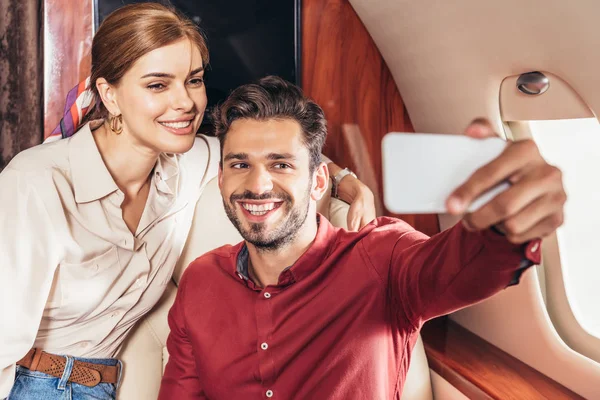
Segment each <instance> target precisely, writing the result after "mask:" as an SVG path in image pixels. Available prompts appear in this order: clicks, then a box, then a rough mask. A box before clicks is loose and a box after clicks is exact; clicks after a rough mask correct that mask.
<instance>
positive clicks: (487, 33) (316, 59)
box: [0, 0, 600, 400]
mask: <svg viewBox="0 0 600 400" xmlns="http://www.w3.org/2000/svg"><path fill="white" fill-rule="evenodd" d="M135 2H138V1H135V0H1V2H0V38H2V39H1V40H0V54H1V57H0V82H1V83H0V87H1V90H0V93H1V94H0V98H1V99H2V101H1V102H0V171H2V169H3V168H5V167H6V166H7V165H8V163H9V162H10V161H11V159H13V158H14V157H15V156H17V154H19V153H20V152H21V151H24V150H25V149H28V148H30V147H32V146H35V145H39V144H41V143H42V142H43V141H44V140H45V139H46V138H48V137H49V136H51V133H52V131H53V130H54V128H55V127H56V126H57V125H59V124H60V122H61V118H62V116H63V114H64V112H65V111H67V110H64V109H63V108H64V104H65V98H66V96H67V93H68V92H69V90H71V89H72V88H73V87H74V86H75V85H77V84H78V83H79V82H82V81H84V80H85V79H86V77H87V76H89V75H90V68H91V45H92V38H93V36H94V34H95V32H96V31H97V29H98V27H99V26H100V24H101V23H102V21H103V19H104V18H106V17H107V16H108V15H109V14H110V13H111V12H113V11H114V10H116V9H117V8H118V7H120V6H122V5H124V4H129V3H135ZM163 3H164V2H163ZM168 4H170V5H172V6H174V7H175V8H177V9H178V10H180V11H181V12H182V13H183V14H185V15H186V16H187V17H189V18H190V19H192V20H193V21H194V22H195V23H197V24H198V25H199V26H200V27H201V29H202V30H203V32H204V35H205V36H206V38H207V43H208V50H209V53H210V63H209V65H208V67H207V68H206V90H207V97H208V108H209V109H211V108H213V107H216V106H217V105H218V104H220V103H222V102H223V101H224V99H225V98H226V96H227V95H228V94H229V93H230V92H231V90H233V89H234V88H236V87H238V86H240V85H243V84H246V83H250V82H253V81H255V80H257V79H259V78H261V77H263V76H266V75H278V76H281V77H282V78H284V79H286V80H287V81H290V82H293V83H295V84H297V85H299V86H300V87H301V88H302V90H303V92H304V93H305V94H306V95H307V96H309V97H311V98H312V99H314V101H315V102H316V103H318V104H319V105H320V106H321V107H322V108H323V110H324V112H325V117H326V119H327V129H328V135H327V141H326V144H325V147H324V150H323V153H324V154H325V155H326V156H327V157H328V158H330V159H331V160H333V161H334V162H335V163H336V164H338V165H339V166H341V167H342V168H344V167H347V168H349V169H350V170H351V171H353V172H354V173H356V175H357V176H358V178H359V179H360V180H361V181H362V182H363V183H365V184H366V185H367V186H368V187H369V188H370V189H371V191H372V192H373V194H374V198H375V209H376V213H377V216H392V217H397V218H400V219H402V220H404V221H406V222H407V223H408V224H410V225H411V226H413V227H414V228H415V229H417V230H419V231H421V232H423V233H425V234H427V235H430V236H431V235H435V234H437V233H439V232H442V231H444V230H446V229H448V228H450V227H452V226H453V225H454V224H455V223H457V222H458V221H459V219H460V218H459V217H456V216H452V215H450V214H449V213H438V214H435V213H400V214H397V213H393V212H392V211H391V210H390V208H393V207H391V206H389V205H388V204H386V194H385V193H386V190H389V189H391V188H392V187H391V186H390V187H385V186H384V184H387V185H392V186H393V183H390V181H391V182H394V177H393V176H392V177H391V178H386V179H384V175H385V174H386V173H388V174H389V173H392V174H397V175H411V174H417V172H418V171H416V170H415V169H411V168H410V167H409V166H407V167H406V168H405V169H404V170H401V171H397V170H396V171H385V162H384V159H383V156H382V154H383V152H384V151H385V149H383V148H382V141H383V139H384V137H385V136H386V135H387V134H389V133H394V132H396V133H397V132H405V133H422V134H454V135H459V134H461V133H462V132H463V131H464V129H465V127H467V125H468V124H469V123H470V122H471V121H472V120H473V119H474V118H478V117H480V118H486V119H488V120H489V121H490V123H491V124H492V127H493V129H494V131H495V132H497V133H498V135H499V136H500V137H501V138H502V139H504V140H506V141H511V142H512V141H514V142H518V141H522V140H527V139H530V140H533V141H534V142H535V144H537V147H538V148H539V151H540V153H541V155H542V156H543V158H544V159H545V160H546V161H547V162H548V163H549V164H552V165H554V166H556V167H558V168H559V169H560V170H561V172H562V178H563V183H564V187H565V191H566V193H567V195H568V200H567V202H566V204H565V211H564V212H565V218H564V223H563V225H562V226H561V227H559V228H558V229H557V231H556V232H555V233H553V234H552V235H550V236H548V237H546V238H544V239H543V240H542V244H541V248H540V249H535V250H538V251H541V254H542V261H541V263H540V265H535V266H533V267H531V268H529V269H528V270H527V271H526V272H525V273H524V274H523V275H522V276H521V277H520V282H519V283H518V284H517V285H515V286H511V287H509V288H507V289H505V290H502V291H500V292H499V293H497V294H495V295H493V296H492V297H491V298H489V299H487V300H484V301H482V302H479V303H477V304H475V305H471V306H468V307H466V308H464V309H461V310H458V311H455V312H452V313H450V314H449V315H446V316H442V317H439V318H435V319H433V320H431V321H428V322H426V323H425V325H424V326H423V328H422V329H421V332H420V336H419V339H418V341H417V343H416V345H415V348H414V350H413V353H412V357H411V360H410V367H409V371H408V375H407V378H406V382H405V386H404V390H403V393H402V395H401V397H399V398H401V399H403V400H427V399H441V400H460V399H501V400H505V399H518V400H534V399H551V400H556V399H589V400H594V399H598V400H600V311H599V309H598V305H599V304H600V268H598V266H597V264H596V261H595V258H594V256H593V253H594V252H595V249H596V246H599V242H596V239H600V236H599V234H598V230H597V227H598V226H599V225H600V211H599V209H598V204H600V182H599V181H598V179H596V178H595V176H596V175H595V174H596V173H595V172H594V171H598V169H597V168H600V157H599V154H600V125H599V123H598V119H597V116H598V115H599V114H600V78H599V77H598V76H596V75H598V66H599V65H600V55H599V52H598V49H599V48H600V34H599V32H598V30H597V29H598V26H599V24H598V21H597V16H598V14H596V12H598V13H600V2H597V1H592V0H576V1H571V2H565V1H558V0H545V1H542V0H521V1H517V0H503V1H498V0H488V1H481V0H479V1H477V0H463V1H460V2H451V1H446V2H444V1H407V0H271V1H268V0H220V1H216V0H171V1H169V2H168ZM213 125H214V121H212V120H211V119H210V117H209V116H208V113H207V114H206V117H205V118H204V120H203V122H202V125H201V126H200V128H199V133H206V134H208V135H210V134H211V132H212V129H213ZM445 151H446V152H447V153H448V154H452V153H453V151H454V150H453V148H451V147H448V148H446V149H445ZM428 154H431V153H428V152H424V153H423V154H422V157H423V158H422V159H421V160H420V163H421V164H423V165H427V163H428V161H431V163H433V162H434V161H435V160H433V159H430V160H428V159H427V158H426V157H428ZM400 161H401V160H400ZM400 161H398V162H400ZM419 176H421V175H419ZM424 185H425V183H424ZM393 189H394V190H395V191H396V193H401V194H402V195H403V196H410V195H411V194H410V193H409V192H403V191H402V189H403V188H402V187H400V186H393ZM0 190H3V189H2V188H0ZM194 210H195V211H194V212H193V222H192V226H191V230H190V233H189V236H188V237H187V241H185V247H184V248H183V250H182V253H181V256H180V258H179V261H178V263H177V266H176V267H175V272H174V275H173V278H172V279H171V280H170V281H169V282H168V284H167V285H166V289H165V291H164V294H163V295H162V297H161V299H160V300H159V302H158V303H157V304H156V305H155V306H154V307H153V308H152V309H151V310H149V311H148V312H147V314H146V315H145V316H144V317H143V318H141V320H140V321H138V322H137V324H136V325H135V327H134V328H133V329H132V330H131V332H130V333H129V335H128V337H127V338H126V339H125V342H124V344H123V346H122V348H121V349H120V351H119V353H118V358H119V359H120V360H121V361H122V362H123V365H124V369H123V376H122V381H121V386H120V387H119V389H118V393H117V398H119V399H127V400H138V399H139V400H141V399H156V398H157V396H158V393H159V387H160V384H161V377H162V376H163V372H164V368H165V366H166V364H167V361H168V360H169V353H168V351H167V348H166V341H167V336H168V335H169V325H168V322H167V315H168V313H169V309H170V308H171V306H172V305H173V302H174V299H175V295H176V293H177V290H178V284H179V280H180V278H181V276H182V274H183V272H184V270H185V269H186V268H187V266H188V265H189V264H190V263H191V262H192V261H194V260H195V259H196V258H197V257H199V256H200V255H202V254H204V253H206V252H208V251H210V250H212V249H215V248H217V247H219V246H222V245H225V244H235V243H238V242H240V241H241V240H242V238H241V236H240V235H239V233H238V232H237V231H236V229H235V228H234V226H233V225H232V224H231V223H230V222H229V221H228V220H227V216H226V213H225V211H224V210H223V207H222V199H221V194H220V192H219V185H218V179H217V178H215V179H213V180H212V181H210V182H208V183H207V184H206V186H205V188H204V192H203V193H202V195H201V196H200V198H199V200H198V202H197V204H196V205H195V209H194ZM348 211H349V205H348V204H346V203H345V202H343V201H341V200H339V199H335V198H327V199H326V202H325V206H324V207H323V208H321V209H320V210H319V212H321V213H322V214H323V215H324V216H325V217H327V218H328V219H329V220H330V221H331V222H332V224H333V225H335V226H338V227H347V214H348ZM0 212H1V213H10V212H11V210H4V209H3V210H0ZM190 215H192V214H190ZM2 234H4V233H2ZM0 240H5V239H4V238H0ZM0 268H2V266H0ZM474 284H476V283H474ZM2 319H3V317H2V316H0V320H2ZM2 329H7V327H6V326H5V327H4V328H2ZM5 346H10V344H9V343H0V359H2V355H1V353H2V352H3V350H2V349H3V348H4V349H6V347H5ZM0 367H3V366H0ZM267 396H268V395H267ZM0 397H2V396H0ZM274 398H276V396H275V397H274ZM320 398H321V397H319V394H318V393H315V394H314V397H312V399H320ZM361 399H362V397H361Z"/></svg>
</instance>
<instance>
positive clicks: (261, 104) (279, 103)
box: [212, 76, 327, 172]
mask: <svg viewBox="0 0 600 400" xmlns="http://www.w3.org/2000/svg"><path fill="white" fill-rule="evenodd" d="M212 119H213V121H214V124H215V134H216V136H217V137H218V138H219V142H220V143H221V159H222V158H223V145H224V143H225V138H226V137H227V132H228V131H229V129H230V127H231V124H232V123H233V122H234V121H235V120H238V119H254V120H259V121H266V120H270V119H291V120H294V121H296V122H298V124H299V125H300V127H301V129H302V134H303V140H302V142H303V143H304V145H305V146H306V147H307V148H308V151H309V154H310V164H309V168H310V171H311V172H313V171H314V170H315V168H316V167H317V166H318V165H319V163H320V162H321V151H322V149H323V145H324V143H325V138H326V136H327V122H326V120H325V114H324V113H323V110H322V109H321V107H319V105H318V104H317V103H315V102H314V101H312V100H311V99H309V98H308V97H306V96H304V94H303V93H302V90H301V89H300V88H299V87H298V86H296V85H293V84H291V83H289V82H287V81H285V80H283V79H281V78H279V77H277V76H267V77H265V78H262V79H261V80H259V81H258V82H257V83H251V84H247V85H243V86H240V87H238V88H237V89H235V90H234V91H233V92H231V94H230V95H229V97H228V98H227V100H225V102H224V103H223V104H221V105H220V106H219V107H215V109H214V110H213V113H212Z"/></svg>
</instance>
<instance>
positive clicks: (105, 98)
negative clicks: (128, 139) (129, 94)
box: [96, 78, 121, 115]
mask: <svg viewBox="0 0 600 400" xmlns="http://www.w3.org/2000/svg"><path fill="white" fill-rule="evenodd" d="M96 89H97V90H98V94H99V95H100V99H101V100H102V104H104V107H106V110H108V112H109V113H111V114H113V115H121V109H120V108H119V103H118V102H117V92H116V90H115V87H114V86H113V85H111V84H110V83H108V82H107V81H106V79H104V78H98V79H96Z"/></svg>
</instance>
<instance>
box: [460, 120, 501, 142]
mask: <svg viewBox="0 0 600 400" xmlns="http://www.w3.org/2000/svg"><path fill="white" fill-rule="evenodd" d="M465 135H466V136H469V137H472V138H475V139H484V138H489V137H496V136H498V135H497V134H496V132H494V128H493V127H492V124H491V123H490V121H488V120H487V119H485V118H475V119H474V120H473V121H471V123H470V124H469V126H467V128H466V129H465Z"/></svg>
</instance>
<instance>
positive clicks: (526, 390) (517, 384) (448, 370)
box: [421, 317, 583, 400]
mask: <svg viewBox="0 0 600 400" xmlns="http://www.w3.org/2000/svg"><path fill="white" fill-rule="evenodd" d="M421 335H422V337H423V343H424V345H425V352H426V353H427V361H428V362H429V367H430V368H431V369H432V370H434V371H435V372H437V373H438V374H439V375H440V376H442V378H444V379H446V380H447V381H448V382H450V383H451V384H452V385H453V386H455V387H456V388H457V389H459V390H460V391H461V392H463V393H464V394H466V395H467V396H468V397H469V398H470V399H520V400H537V399H553V400H561V399H564V400H578V399H580V400H583V397H581V396H579V395H577V394H576V393H574V392H572V391H570V390H569V389H567V388H565V387H564V386H562V385H560V384H559V383H557V382H555V381H553V380H552V379H550V378H548V377H547V376H545V375H543V374H542V373H541V372H539V371H537V370H535V369H533V368H531V367H530V366H529V365H527V364H525V363H523V362H522V361H520V360H518V359H516V358H515V357H513V356H511V355H510V354H508V353H505V352H504V351H502V350H500V349H499V348H497V347H495V346H493V345H491V344H490V343H488V342H486V341H485V340H483V339H482V338H480V337H479V336H477V335H475V334H473V333H471V332H470V331H468V330H467V329H465V328H463V327H462V326H460V325H459V324H457V323H456V322H454V321H452V320H450V319H448V318H445V317H442V318H438V319H435V320H432V321H430V322H427V323H426V324H425V325H424V327H423V329H422V330H421Z"/></svg>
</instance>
